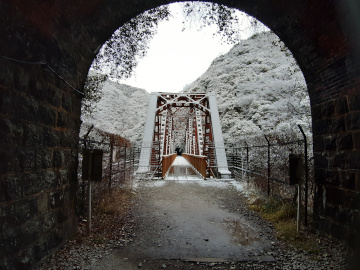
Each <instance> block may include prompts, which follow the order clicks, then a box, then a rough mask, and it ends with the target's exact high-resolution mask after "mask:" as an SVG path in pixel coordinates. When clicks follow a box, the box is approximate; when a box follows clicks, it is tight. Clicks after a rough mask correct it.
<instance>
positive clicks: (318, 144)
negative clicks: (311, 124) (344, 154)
mask: <svg viewBox="0 0 360 270" xmlns="http://www.w3.org/2000/svg"><path fill="white" fill-rule="evenodd" d="M313 142H314V145H313V150H314V152H321V151H323V150H324V147H325V146H324V143H323V136H314V137H313Z"/></svg>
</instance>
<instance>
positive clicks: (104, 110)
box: [80, 80, 150, 142]
mask: <svg viewBox="0 0 360 270" xmlns="http://www.w3.org/2000/svg"><path fill="white" fill-rule="evenodd" d="M101 91H102V92H103V96H102V98H101V99H100V101H99V103H98V104H97V106H96V111H95V112H94V113H93V114H92V115H91V116H82V121H83V124H82V126H81V132H80V136H82V135H83V134H84V133H85V132H86V130H87V126H91V125H92V124H93V125H94V127H96V128H97V129H100V130H103V131H106V132H109V133H113V134H117V135H120V136H122V137H124V138H126V139H128V140H130V141H132V142H140V141H141V140H142V134H143V129H144V124H145V120H146V114H147V108H148V104H149V100H150V95H149V93H148V92H146V91H145V90H144V89H140V88H135V87H131V86H128V85H125V84H118V83H116V82H113V81H110V80H107V81H106V82H105V84H104V86H103V88H102V90H101Z"/></svg>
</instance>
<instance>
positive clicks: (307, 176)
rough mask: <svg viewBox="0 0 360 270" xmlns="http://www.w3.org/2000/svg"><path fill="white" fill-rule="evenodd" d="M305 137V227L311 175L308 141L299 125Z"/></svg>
mask: <svg viewBox="0 0 360 270" xmlns="http://www.w3.org/2000/svg"><path fill="white" fill-rule="evenodd" d="M298 127H299V129H300V131H301V133H302V135H303V137H304V159H305V199H304V200H305V217H304V225H305V226H307V211H308V209H307V207H308V181H309V173H308V152H307V139H306V135H305V132H304V130H303V129H302V127H301V126H300V125H298Z"/></svg>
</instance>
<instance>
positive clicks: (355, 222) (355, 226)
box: [351, 211, 360, 231]
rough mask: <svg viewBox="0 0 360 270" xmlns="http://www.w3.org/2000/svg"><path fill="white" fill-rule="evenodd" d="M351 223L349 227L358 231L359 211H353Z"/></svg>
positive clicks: (359, 223) (359, 226)
mask: <svg viewBox="0 0 360 270" xmlns="http://www.w3.org/2000/svg"><path fill="white" fill-rule="evenodd" d="M353 215H354V216H353V219H354V220H353V221H354V222H353V223H352V225H351V228H352V229H353V230H357V231H360V211H353Z"/></svg>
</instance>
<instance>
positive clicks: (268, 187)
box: [264, 135, 270, 196]
mask: <svg viewBox="0 0 360 270" xmlns="http://www.w3.org/2000/svg"><path fill="white" fill-rule="evenodd" d="M264 136H265V139H266V141H267V143H268V177H267V178H268V181H267V194H268V196H270V140H269V139H268V138H267V137H266V135H264Z"/></svg>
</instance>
